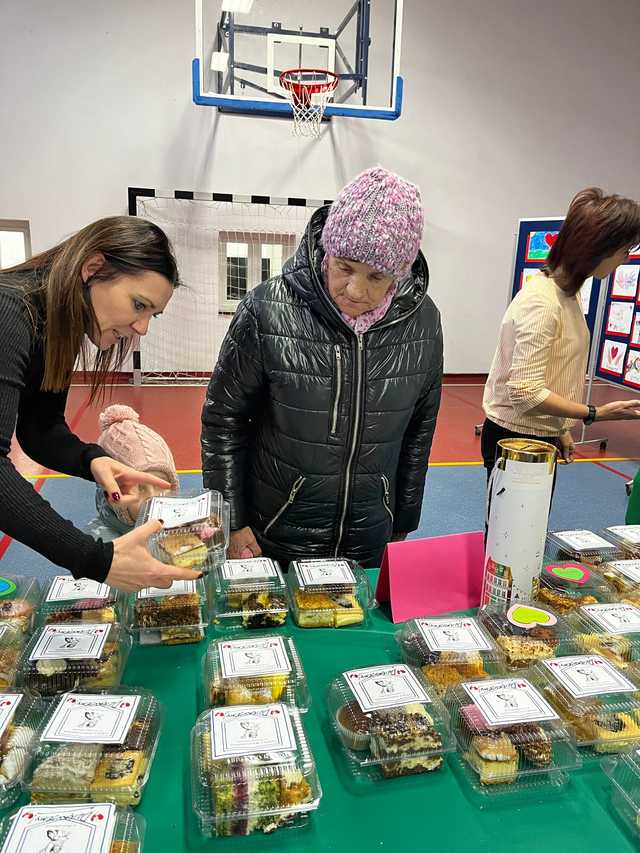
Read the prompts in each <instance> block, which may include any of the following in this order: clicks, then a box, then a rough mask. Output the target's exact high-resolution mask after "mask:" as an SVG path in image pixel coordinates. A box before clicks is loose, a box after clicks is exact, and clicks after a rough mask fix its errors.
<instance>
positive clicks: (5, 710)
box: [0, 693, 22, 737]
mask: <svg viewBox="0 0 640 853" xmlns="http://www.w3.org/2000/svg"><path fill="white" fill-rule="evenodd" d="M21 701H22V693H0V737H2V735H3V734H4V732H5V729H6V728H7V726H8V725H9V723H10V722H11V720H12V719H13V715H14V714H15V712H16V708H17V707H18V705H19V704H20V702H21Z"/></svg>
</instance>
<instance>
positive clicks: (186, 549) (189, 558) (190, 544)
mask: <svg viewBox="0 0 640 853" xmlns="http://www.w3.org/2000/svg"><path fill="white" fill-rule="evenodd" d="M158 543H159V545H160V548H161V549H162V550H163V551H164V552H165V554H166V555H167V557H168V558H169V562H170V563H171V564H172V565H174V566H179V567H180V568H183V569H192V568H194V567H196V566H201V565H202V563H204V561H205V560H206V559H207V556H208V554H209V551H208V550H207V546H206V545H205V543H204V542H203V541H202V539H200V537H199V536H196V534H195V533H167V534H166V535H162V536H160V537H159V539H158Z"/></svg>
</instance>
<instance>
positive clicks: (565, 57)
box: [0, 0, 640, 372]
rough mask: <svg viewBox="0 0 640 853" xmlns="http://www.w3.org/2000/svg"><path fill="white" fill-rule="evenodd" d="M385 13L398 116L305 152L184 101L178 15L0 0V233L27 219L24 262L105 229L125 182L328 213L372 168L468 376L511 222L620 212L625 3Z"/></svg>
mask: <svg viewBox="0 0 640 853" xmlns="http://www.w3.org/2000/svg"><path fill="white" fill-rule="evenodd" d="M284 2H285V0H283V3H284ZM374 2H375V0H374ZM347 5H348V4H347V3H345V8H346V6H347ZM405 7H406V12H405V14H406V21H405V38H404V51H403V73H404V75H405V78H406V104H405V112H404V116H403V117H402V118H401V119H400V120H399V121H398V122H396V123H365V122H360V121H356V120H343V121H340V122H338V121H335V122H334V123H333V125H332V127H331V129H330V130H329V132H327V133H326V134H325V135H324V137H323V138H322V139H321V140H320V141H319V142H311V141H304V140H298V139H294V138H292V137H291V136H290V128H289V126H288V125H287V123H283V122H280V121H277V120H257V121H256V120H252V119H248V118H245V117H237V116H229V115H223V116H218V115H217V114H216V113H215V112H214V111H213V110H211V109H207V108H203V107H195V106H194V105H193V104H192V103H191V97H190V64H191V58H192V54H193V12H192V3H191V0H109V2H108V3H98V2H89V3H78V2H77V0H48V2H45V0H20V2H17V0H13V2H11V0H7V2H4V3H2V4H0V33H1V34H2V50H1V51H0V81H1V85H0V117H1V118H0V122H1V132H0V218H12V219H29V220H30V221H31V225H32V241H33V248H34V251H37V250H39V249H41V248H43V247H45V246H47V245H49V244H51V243H53V242H54V241H57V240H59V239H60V238H62V237H63V236H65V235H67V234H69V233H70V232H72V231H73V230H74V229H76V228H78V227H80V226H82V225H84V224H85V223H87V222H89V221H91V220H93V219H97V218H99V217H101V216H104V215H110V214H113V213H122V212H125V210H126V189H127V187H128V186H129V185H135V186H150V187H166V188H170V189H174V188H176V189H194V190H209V191H211V190H216V191H221V192H236V193H259V194H265V195H268V194H272V195H281V196H287V195H290V196H307V197H313V198H317V197H320V198H330V197H333V196H334V195H335V193H336V192H337V191H338V189H339V188H340V187H341V186H342V185H343V184H344V183H345V182H346V181H348V180H349V179H350V178H352V177H353V176H354V175H355V174H357V172H358V171H360V170H361V169H363V168H366V167H367V166H370V165H372V164H375V163H382V164H383V165H385V166H388V167H389V168H392V169H395V170H397V171H398V172H400V173H401V174H403V175H405V176H407V177H408V178H410V179H412V180H414V181H416V182H417V183H419V184H420V186H421V187H422V190H423V195H424V201H425V206H426V212H427V228H426V233H425V240H424V250H425V253H426V255H427V257H428V259H429V263H430V266H431V273H432V287H431V291H432V295H433V297H434V299H435V300H436V302H437V303H438V305H439V307H440V309H441V311H442V314H443V322H444V327H445V339H446V369H447V370H448V371H449V372H479V371H486V370H487V369H488V366H489V363H490V359H491V356H492V353H493V348H494V344H495V337H496V332H497V328H498V325H499V321H500V317H501V314H502V311H503V309H504V306H505V302H506V294H507V290H508V279H509V273H510V267H511V258H512V252H513V239H514V232H515V223H516V220H517V219H518V218H519V217H521V216H535V215H546V214H557V213H561V212H563V211H564V210H565V209H566V206H567V204H568V202H569V200H570V198H571V196H572V195H573V193H574V192H575V191H576V190H578V189H580V188H581V187H583V186H586V185H589V184H597V185H601V186H603V187H605V188H606V189H608V190H610V191H616V192H620V193H624V194H626V195H631V196H634V197H636V198H637V197H640V169H639V168H638V167H639V165H640V164H639V159H640V158H639V156H638V155H639V145H638V140H639V139H640V110H639V109H638V91H639V90H640V3H638V0H609V2H607V3H606V4H604V3H602V0H538V2H536V3H531V2H530V1H529V0H482V2H479V0H407V2H406V3H405Z"/></svg>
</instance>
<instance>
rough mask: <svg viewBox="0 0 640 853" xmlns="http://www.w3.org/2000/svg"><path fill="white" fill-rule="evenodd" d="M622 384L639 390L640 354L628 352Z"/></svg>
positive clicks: (636, 351) (635, 351) (633, 351)
mask: <svg viewBox="0 0 640 853" xmlns="http://www.w3.org/2000/svg"><path fill="white" fill-rule="evenodd" d="M624 384H625V385H631V387H632V388H640V352H639V351H638V350H632V349H630V350H629V355H628V356H627V363H626V365H625V368H624Z"/></svg>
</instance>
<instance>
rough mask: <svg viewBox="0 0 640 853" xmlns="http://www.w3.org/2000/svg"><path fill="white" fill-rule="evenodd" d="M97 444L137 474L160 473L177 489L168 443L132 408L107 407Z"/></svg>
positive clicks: (176, 478) (174, 469)
mask: <svg viewBox="0 0 640 853" xmlns="http://www.w3.org/2000/svg"><path fill="white" fill-rule="evenodd" d="M98 421H99V424H100V430H101V433H100V438H99V439H98V444H100V446H101V447H104V449H105V450H106V451H107V453H108V454H109V455H110V456H112V457H113V458H114V459H116V460H117V461H118V462H122V463H123V465H129V466H130V467H131V468H135V469H136V471H157V472H158V473H159V474H160V475H161V476H164V478H165V479H166V480H167V481H168V482H169V483H171V486H172V488H174V489H177V488H178V475H177V473H176V464H175V462H174V461H173V455H172V453H171V451H170V450H169V447H168V445H167V442H166V441H165V440H164V438H162V436H160V435H158V433H157V432H154V431H153V430H152V429H149V427H147V426H145V425H144V424H141V423H140V416H139V415H138V413H137V412H136V411H134V410H133V409H132V408H131V407H130V406H122V405H115V406H108V407H107V408H106V409H105V410H104V412H103V413H102V414H101V415H100V417H99V419H98Z"/></svg>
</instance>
